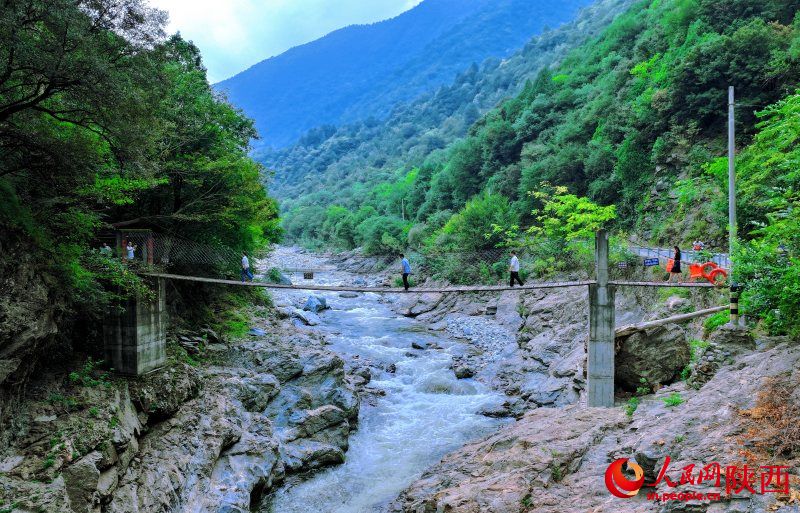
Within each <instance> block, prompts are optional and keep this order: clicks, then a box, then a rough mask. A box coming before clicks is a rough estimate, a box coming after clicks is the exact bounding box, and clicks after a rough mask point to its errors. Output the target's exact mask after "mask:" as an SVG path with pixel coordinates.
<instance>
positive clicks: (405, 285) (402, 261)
mask: <svg viewBox="0 0 800 513" xmlns="http://www.w3.org/2000/svg"><path fill="white" fill-rule="evenodd" d="M400 264H401V265H402V266H403V288H404V289H406V290H408V287H409V284H408V275H409V274H411V264H410V263H409V262H408V259H407V258H406V256H405V255H404V254H402V253H400Z"/></svg>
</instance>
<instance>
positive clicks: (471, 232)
mask: <svg viewBox="0 0 800 513" xmlns="http://www.w3.org/2000/svg"><path fill="white" fill-rule="evenodd" d="M798 7H800V2H798V1H797V0H792V1H783V0H781V1H778V0H769V1H756V0H724V1H712V0H648V1H640V2H636V3H635V4H634V5H633V6H632V7H630V9H628V10H627V11H626V12H625V13H624V14H623V15H621V16H619V17H618V18H617V19H616V20H615V21H614V22H613V23H612V24H611V25H610V26H608V27H607V28H606V29H604V30H603V31H602V33H601V34H600V35H599V36H596V37H592V38H591V39H590V40H589V41H587V42H586V43H584V44H582V45H581V46H579V47H578V48H576V49H574V50H572V51H570V52H569V55H568V56H567V57H566V58H565V59H563V61H561V62H560V63H559V64H558V65H556V66H553V67H550V68H547V69H544V70H542V71H541V72H540V73H539V74H538V75H537V76H536V77H535V78H534V79H533V80H531V81H529V82H527V83H526V84H525V85H524V87H523V89H522V91H521V92H520V93H519V94H518V95H517V96H516V97H514V98H512V99H509V100H506V101H504V102H502V103H501V104H500V105H499V106H498V107H497V108H495V109H493V110H492V111H491V112H489V113H488V114H487V115H485V116H483V117H481V118H480V119H479V120H478V121H477V122H476V123H475V124H474V125H473V126H472V127H471V128H470V129H469V134H468V136H467V137H465V138H464V139H462V140H460V141H458V142H456V143H455V144H453V145H451V146H450V147H449V148H448V149H447V151H446V152H445V153H444V155H441V154H436V153H433V154H432V155H431V157H430V158H427V159H425V160H424V161H423V162H422V163H420V162H419V160H416V161H415V160H414V159H413V157H409V162H408V165H399V164H398V165H397V166H396V171H395V173H394V177H393V178H392V179H389V180H387V179H386V176H387V173H385V172H384V173H375V174H372V173H370V172H369V171H370V170H369V169H366V170H364V171H363V172H361V173H360V174H359V173H356V176H360V177H363V178H362V180H363V182H362V183H355V184H353V185H352V186H351V187H350V188H349V189H347V188H344V187H343V184H346V183H347V182H346V180H344V179H343V177H344V176H345V174H344V173H342V172H338V174H337V168H340V169H344V170H346V165H343V164H341V163H344V162H347V161H349V160H350V159H351V158H352V159H358V158H360V153H359V151H360V149H359V148H360V147H359V146H356V147H355V148H356V149H355V150H351V152H348V151H347V150H343V151H340V153H339V155H337V156H336V158H335V159H332V160H336V161H337V164H336V165H335V166H330V167H329V168H328V171H327V172H325V173H323V174H321V176H320V177H315V178H314V179H313V180H309V181H310V182H313V183H314V185H315V186H317V187H322V192H317V193H314V194H310V195H308V196H307V197H306V198H303V197H301V198H300V199H298V200H297V201H296V202H295V203H292V204H291V205H292V209H291V210H290V211H289V213H288V215H287V219H286V226H287V228H288V230H289V233H290V234H291V235H292V236H293V237H295V238H297V239H299V240H306V241H309V242H317V243H320V242H321V243H324V244H328V245H334V246H339V247H354V246H362V247H364V248H366V249H367V250H368V251H371V252H377V253H386V252H393V251H397V250H399V249H401V248H407V247H409V246H411V247H414V248H418V249H420V250H421V251H422V252H423V253H424V252H425V251H442V250H450V251H474V250H480V249H484V248H490V247H494V246H497V245H498V244H500V245H502V244H507V243H509V242H512V241H514V240H520V237H521V236H522V235H523V234H524V233H525V232H526V231H527V232H528V234H536V235H540V236H548V235H549V236H557V237H560V238H562V239H563V238H564V237H567V238H569V235H570V234H568V233H564V230H563V228H562V229H559V230H555V232H556V233H553V232H552V231H551V232H550V233H547V231H546V227H547V226H550V227H551V228H552V227H554V226H557V225H558V223H550V224H548V223H544V222H543V221H547V220H548V219H550V220H552V218H553V217H555V218H556V219H557V218H558V217H559V216H566V215H567V214H568V212H569V211H577V212H581V213H586V214H587V216H588V217H589V218H590V219H589V220H588V222H587V223H586V224H585V226H583V228H586V227H587V226H595V225H596V224H598V223H599V224H606V225H608V224H609V223H608V220H609V219H614V221H613V225H614V227H615V228H616V229H617V230H624V231H628V232H629V233H630V234H631V235H632V236H638V237H640V238H641V239H643V240H646V241H652V242H658V243H662V244H669V245H672V243H683V242H687V241H690V240H692V239H693V238H701V239H704V240H707V241H711V242H712V243H713V242H715V241H716V242H717V244H718V246H723V244H724V242H725V239H724V236H725V229H726V209H725V205H726V193H727V190H726V184H725V182H724V180H723V176H724V174H723V173H722V172H720V171H719V166H720V165H719V164H718V162H717V161H716V160H715V159H717V158H718V157H720V156H723V155H725V136H726V116H727V86H728V85H729V84H730V85H734V86H735V87H736V88H737V98H738V109H737V110H738V136H739V139H738V141H739V144H740V146H742V145H746V144H749V143H750V141H751V140H752V138H753V137H754V135H755V134H756V133H757V131H758V127H757V120H758V114H757V113H758V112H761V111H764V110H765V109H768V108H769V109H773V110H774V111H775V112H780V113H784V114H783V115H784V116H785V117H786V118H788V119H787V120H786V121H784V122H783V124H782V125H781V126H782V127H783V128H782V130H781V131H778V130H772V133H773V135H776V134H780V135H781V136H782V137H784V135H785V134H784V132H785V131H786V130H790V129H791V130H794V131H795V132H794V133H795V134H796V130H797V124H796V119H797V118H796V112H795V111H793V110H792V105H793V103H792V100H791V99H790V100H787V103H786V104H785V105H784V104H780V105H779V106H777V107H770V106H771V105H773V104H776V102H780V101H781V100H782V99H784V98H787V97H789V95H792V94H793V93H794V92H795V91H796V90H797V88H798V85H800V17H798V15H797V11H798ZM443 91H447V89H444V90H443ZM773 110H768V112H773ZM771 116H772V118H774V117H776V116H777V117H779V116H778V114H772V115H771ZM772 118H770V119H772ZM789 120H793V121H791V122H790V121H789ZM409 132H411V134H410V135H413V132H412V131H411V129H409ZM760 137H761V139H758V141H760V144H758V145H757V148H758V150H757V151H759V152H760V153H759V155H760V157H759V158H760V159H764V160H763V161H761V160H759V158H757V159H755V160H750V161H748V162H749V163H750V164H749V165H750V166H751V171H750V172H749V173H745V174H744V175H743V176H744V177H745V179H746V180H755V177H756V176H758V177H761V180H762V181H761V182H760V185H759V186H755V185H753V186H751V187H750V189H748V190H751V191H752V192H751V193H750V195H749V196H747V197H746V198H745V199H744V200H743V201H744V202H745V203H743V205H742V209H743V210H745V211H750V212H752V211H753V210H751V209H752V208H753V206H754V205H756V204H758V205H760V206H761V207H760V208H761V209H762V210H761V211H760V215H759V216H757V217H755V218H751V217H748V218H747V221H746V224H745V225H744V226H743V229H744V234H745V235H746V237H747V238H748V239H750V240H756V241H757V246H758V247H759V248H760V249H759V251H760V250H763V251H765V252H766V253H768V254H770V255H775V254H778V252H776V251H775V249H776V248H777V245H778V242H777V238H776V237H777V236H775V230H768V227H769V226H770V223H777V222H778V221H779V219H785V218H786V216H789V218H791V216H793V215H794V214H792V213H793V212H795V210H793V208H792V205H793V204H794V203H796V200H797V198H796V195H795V193H793V192H792V191H793V190H795V189H794V184H793V180H794V175H795V174H796V173H794V172H793V171H791V170H790V166H788V164H787V162H788V161H790V159H789V160H788V161H787V160H785V159H784V157H782V156H781V155H782V152H783V151H789V146H790V145H785V146H784V147H781V146H776V147H775V148H774V149H770V146H769V144H767V142H766V140H765V139H764V137H765V136H764V135H763V134H762V135H761V136H760ZM409 140H410V141H414V139H413V138H409ZM788 140H795V139H792V138H791V137H789V139H788ZM353 142H355V141H353ZM395 143H396V144H397V145H398V146H399V145H402V141H400V140H396V141H395ZM333 148H334V146H332V145H331V146H330V147H326V146H324V145H322V146H320V149H319V151H318V152H316V153H312V152H309V156H310V155H313V158H314V159H317V161H321V162H324V159H325V158H326V157H325V155H326V153H327V152H330V151H331V149H333ZM750 151H751V153H749V154H752V152H753V151H756V150H750ZM770 152H775V156H774V157H773V156H770ZM389 153H390V154H391V152H389ZM373 158H374V157H373ZM779 158H780V159H781V162H783V167H778V166H777V164H774V165H771V166H770V167H769V169H771V170H772V172H774V173H775V175H774V176H771V177H770V178H767V176H768V175H765V174H764V173H757V174H756V173H754V171H755V170H756V169H758V168H759V166H764V165H766V164H767V163H770V164H773V163H775V162H777V159H779ZM410 164H415V166H413V167H412V165H410ZM375 167H379V166H375ZM328 173H331V174H330V175H329V174H328ZM329 176H330V178H329ZM770 180H772V181H773V184H775V185H779V188H778V189H774V190H770V189H769V188H768V187H767V186H766V184H767V183H769V182H770ZM326 187H327V188H326ZM776 195H777V196H778V197H779V198H780V201H778V200H776V199H774V198H773V196H776ZM309 205H317V206H316V207H311V208H309ZM326 205H330V206H328V207H327V210H323V209H324V208H325V206H326ZM606 205H608V206H613V207H614V208H613V210H611V211H606V210H602V207H603V206H606ZM309 213H311V214H309ZM592 216H594V217H592ZM782 216H783V217H782ZM320 219H323V220H324V221H320ZM563 219H566V218H563ZM792 219H793V218H792ZM781 222H783V221H781ZM561 226H562V227H563V226H565V224H564V223H562V225H561ZM543 227H544V228H543ZM765 227H766V228H765ZM529 228H532V229H533V231H529V230H528V229H529ZM578 228H580V226H578V227H577V228H576V229H578ZM543 229H544V230H545V231H544V232H543V231H542V230H543ZM765 230H767V231H765ZM767 233H769V234H772V238H771V239H769V240H770V242H769V243H767V242H765V241H766V240H767V239H764V238H763V237H764V236H765V234H767ZM480 235H486V236H483V237H481V236H480ZM784 237H785V238H784V240H783V244H784V248H788V247H789V245H790V244H795V245H794V248H795V250H796V249H797V245H796V240H795V239H792V238H791V237H790V236H788V235H786V236H784ZM540 238H541V237H540ZM793 240H794V242H792V241H793ZM763 244H767V246H762V245H763ZM563 249H564V246H563V245H555V246H552V247H550V248H549V249H548V248H541V247H540V248H539V250H540V251H542V252H543V253H544V256H543V262H545V263H544V264H542V265H541V266H540V269H547V268H552V267H553V266H555V267H558V266H563V265H568V259H567V258H562V257H560V256H559V252H560V251H563ZM548 251H550V253H551V255H550V256H548V255H547V252H548ZM787 251H789V253H782V254H784V255H787V254H789V255H793V256H792V258H794V257H795V255H796V253H792V252H791V251H792V250H791V249H787ZM766 253H765V254H766ZM547 262H550V264H549V265H548V264H547ZM759 262H762V263H763V262H765V260H763V259H761V260H759ZM753 265H756V266H757V265H760V264H757V263H753ZM765 265H766V264H765ZM456 267H458V266H457V265H456ZM748 272H750V276H751V277H752V276H754V274H753V273H754V272H755V271H752V269H751V270H750V271H748ZM758 272H761V271H758ZM458 274H459V273H455V274H454V275H451V276H450V277H451V278H458V277H459V276H458ZM460 274H461V279H469V278H468V277H464V275H465V274H468V273H464V272H461V273H460ZM781 283H783V282H781ZM782 290H783V289H782ZM762 292H763V294H768V296H765V298H762V299H763V300H764V301H763V303H764V304H771V305H772V306H775V304H774V303H771V301H772V300H773V299H774V298H775V295H774V294H775V293H776V292H775V290H774V289H773V291H772V293H768V292H765V291H761V292H755V291H753V292H751V295H750V296H749V297H750V298H751V299H752V300H755V297H756V296H758V294H761V293H762ZM767 297H769V298H772V299H767ZM795 299H796V298H795ZM787 301H788V303H784V307H786V308H788V307H787V306H786V305H787V304H789V303H791V302H792V301H793V300H787ZM764 308H766V307H764ZM776 308H777V307H776ZM766 311H767V310H765V309H761V312H766Z"/></svg>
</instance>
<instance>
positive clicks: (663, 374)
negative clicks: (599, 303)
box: [615, 324, 691, 392]
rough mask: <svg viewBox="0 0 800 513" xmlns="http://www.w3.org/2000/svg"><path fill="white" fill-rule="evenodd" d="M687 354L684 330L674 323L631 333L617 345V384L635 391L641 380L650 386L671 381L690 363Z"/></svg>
mask: <svg viewBox="0 0 800 513" xmlns="http://www.w3.org/2000/svg"><path fill="white" fill-rule="evenodd" d="M690 357H691V349H690V347H689V342H688V340H686V333H685V332H684V331H683V329H682V328H681V327H680V326H678V325H677V324H668V325H666V326H659V327H656V328H652V329H649V330H647V331H642V332H638V333H634V334H633V335H631V336H629V337H627V338H625V339H623V340H622V341H621V343H620V345H619V350H618V351H617V355H616V362H615V382H616V385H617V386H618V387H620V388H622V389H624V390H628V391H631V392H635V391H636V388H637V387H638V386H640V385H641V380H642V379H644V380H646V382H647V383H648V384H649V385H651V386H652V385H666V384H669V383H672V382H674V381H675V380H677V379H678V378H679V377H680V374H681V371H682V370H683V369H684V367H686V366H687V365H689V360H690Z"/></svg>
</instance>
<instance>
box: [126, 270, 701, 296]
mask: <svg viewBox="0 0 800 513" xmlns="http://www.w3.org/2000/svg"><path fill="white" fill-rule="evenodd" d="M140 274H141V275H142V276H148V277H151V278H163V279H168V280H181V281H191V282H198V283H213V284H218V285H232V286H235V287H260V288H265V289H276V290H308V291H319V292H326V291H328V292H363V293H369V292H371V293H376V294H411V293H413V294H434V293H438V294H446V293H462V294H463V293H473V292H506V291H517V292H524V291H529V290H544V289H565V288H575V287H586V286H588V285H594V284H595V283H596V282H595V281H594V280H584V281H553V282H538V283H528V284H527V285H524V286H521V287H520V286H517V287H510V286H507V285H476V286H464V285H462V286H459V285H453V286H449V287H416V288H412V289H410V290H408V291H407V290H405V289H403V288H400V287H359V286H353V285H315V284H312V283H309V284H302V285H284V284H280V283H269V282H262V281H244V282H243V281H238V280H225V279H221V278H204V277H201V276H186V275H182V274H168V273H154V272H142V273H140ZM609 283H610V284H613V285H617V286H635V287H665V288H702V289H709V288H714V286H713V285H711V284H710V283H645V282H624V281H615V282H609Z"/></svg>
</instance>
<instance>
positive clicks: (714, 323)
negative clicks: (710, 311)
mask: <svg viewBox="0 0 800 513" xmlns="http://www.w3.org/2000/svg"><path fill="white" fill-rule="evenodd" d="M730 318H731V314H730V310H725V311H723V312H717V313H715V314H714V315H712V316H710V317H708V318H706V321H705V322H704V323H703V328H704V329H705V332H706V335H708V334H710V333H713V332H714V331H716V330H717V329H719V327H720V326H724V325H726V324H728V321H729V320H730Z"/></svg>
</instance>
